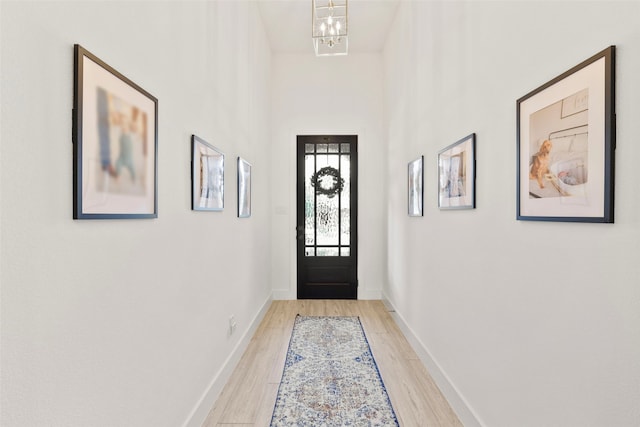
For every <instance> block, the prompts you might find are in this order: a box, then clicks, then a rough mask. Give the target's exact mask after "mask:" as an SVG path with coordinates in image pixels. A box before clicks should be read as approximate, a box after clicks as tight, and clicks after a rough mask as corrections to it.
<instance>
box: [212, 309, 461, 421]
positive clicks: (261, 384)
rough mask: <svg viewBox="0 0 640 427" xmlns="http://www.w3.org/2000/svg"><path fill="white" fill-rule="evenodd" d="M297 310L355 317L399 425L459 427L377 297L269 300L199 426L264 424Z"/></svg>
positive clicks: (276, 391) (271, 408) (275, 393)
mask: <svg viewBox="0 0 640 427" xmlns="http://www.w3.org/2000/svg"><path fill="white" fill-rule="evenodd" d="M296 314H301V315H307V316H360V320H361V322H362V326H363V327H364V330H365V334H366V335H367V339H368V340H369V344H370V345H371V351H372V352H373V356H374V358H375V359H376V362H377V364H378V368H379V370H380V374H381V375H382V379H383V381H384V383H385V385H386V387H387V391H388V393H389V397H390V398H391V403H392V405H393V408H394V410H395V412H396V415H397V416H398V420H399V421H400V425H401V426H403V427H414V426H415V427H418V426H419V427H425V426H438V427H449V426H451V427H453V426H462V424H461V423H460V421H459V420H458V418H457V417H456V415H455V413H454V412H453V410H452V409H451V407H450V406H449V404H448V403H447V401H446V400H445V398H444V397H443V396H442V393H440V390H439V389H438V387H437V386H436V384H435V383H434V381H433V379H432V378H431V376H430V375H429V373H428V372H427V370H426V369H425V367H424V365H423V364H422V362H421V361H420V360H419V359H418V356H417V354H416V353H415V352H414V351H413V349H412V348H411V346H410V345H409V343H408V342H407V340H406V339H405V337H404V336H403V335H402V332H401V331H400V329H399V328H398V326H397V325H396V323H395V322H394V320H393V319H392V317H391V315H390V314H389V313H388V312H387V310H386V308H385V306H384V304H383V303H382V302H381V301H342V300H331V301H326V300H297V301H273V303H272V304H271V307H270V308H269V310H268V311H267V314H266V315H265V317H264V319H263V320H262V323H261V324H260V326H259V327H258V329H257V331H256V333H255V335H254V336H253V338H252V339H251V342H250V344H249V346H248V348H247V350H246V351H245V353H244V354H243V356H242V358H241V360H240V362H239V363H238V366H237V367H236V369H235V370H234V372H233V374H232V375H231V378H230V379H229V382H228V383H227V384H226V385H225V387H224V389H223V390H222V393H221V394H220V396H219V398H218V400H217V401H216V403H215V404H214V406H213V408H212V409H211V411H210V413H209V415H208V417H207V419H206V421H205V423H204V424H203V427H243V426H246V427H248V426H255V427H258V426H260V427H264V426H268V425H269V423H270V421H271V415H272V412H273V407H274V405H275V400H276V395H277V393H278V385H279V383H280V379H281V377H282V370H283V368H284V362H285V357H286V353H287V349H288V347H289V339H290V337H291V331H292V329H293V322H294V320H295V317H296Z"/></svg>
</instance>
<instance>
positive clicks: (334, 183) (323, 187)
mask: <svg viewBox="0 0 640 427" xmlns="http://www.w3.org/2000/svg"><path fill="white" fill-rule="evenodd" d="M311 185H312V186H313V187H314V188H315V189H316V194H324V195H325V196H327V197H329V198H332V197H334V196H335V195H336V194H340V192H341V191H342V189H343V188H344V179H342V178H340V171H338V169H336V168H333V167H331V166H325V167H323V168H322V169H320V170H319V171H317V172H316V173H314V174H313V176H312V177H311Z"/></svg>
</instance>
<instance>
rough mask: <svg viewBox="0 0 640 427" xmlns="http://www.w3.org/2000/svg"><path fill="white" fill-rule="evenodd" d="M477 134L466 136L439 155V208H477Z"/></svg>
mask: <svg viewBox="0 0 640 427" xmlns="http://www.w3.org/2000/svg"><path fill="white" fill-rule="evenodd" d="M475 166H476V134H475V133H472V134H471V135H468V136H465V137H464V138H462V139H461V140H459V141H457V142H454V143H453V144H451V145H449V146H448V147H446V148H444V149H443V150H441V151H440V152H439V153H438V207H439V208H440V209H473V208H475V207H476V184H475V181H476V167H475Z"/></svg>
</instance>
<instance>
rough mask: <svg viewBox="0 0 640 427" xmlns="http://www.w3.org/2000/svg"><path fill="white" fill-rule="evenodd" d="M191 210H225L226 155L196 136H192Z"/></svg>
mask: <svg viewBox="0 0 640 427" xmlns="http://www.w3.org/2000/svg"><path fill="white" fill-rule="evenodd" d="M191 187H192V190H191V209H193V210H194V211H221V210H223V209H224V154H223V153H222V152H221V151H220V150H218V149H217V148H215V147H214V146H213V145H210V144H209V143H207V142H206V141H204V140H203V139H200V138H198V137H197V136H195V135H192V136H191Z"/></svg>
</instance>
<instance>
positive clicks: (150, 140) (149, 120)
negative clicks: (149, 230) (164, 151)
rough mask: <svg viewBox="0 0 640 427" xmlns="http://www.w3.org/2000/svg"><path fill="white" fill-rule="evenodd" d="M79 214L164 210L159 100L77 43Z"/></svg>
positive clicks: (143, 214) (149, 214) (146, 214)
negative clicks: (161, 202) (160, 197)
mask: <svg viewBox="0 0 640 427" xmlns="http://www.w3.org/2000/svg"><path fill="white" fill-rule="evenodd" d="M72 133H73V135H72V136H73V218H74V219H118V218H156V217H157V216H158V180H157V174H158V172H157V170H158V168H157V165H158V155H157V153H158V150H157V148H158V100H157V99H156V98H155V97H153V96H152V95H151V94H149V93H148V92H147V91H145V90H144V89H142V88H141V87H140V86H138V85H137V84H135V83H134V82H132V81H131V80H129V79H128V78H127V77H125V76H124V75H122V74H121V73H119V72H118V71H116V70H115V69H114V68H112V67H111V66H109V65H108V64H106V63H105V62H104V61H102V60H101V59H100V58H98V57H97V56H95V55H94V54H92V53H90V52H89V51H88V50H86V49H85V48H83V47H82V46H80V45H78V44H76V45H74V84H73V132H72Z"/></svg>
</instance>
